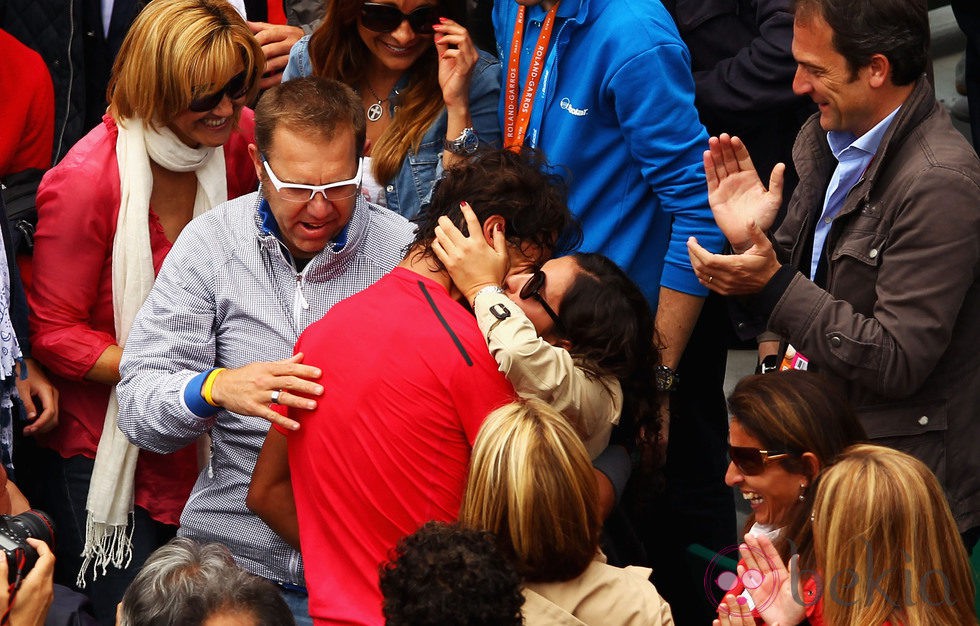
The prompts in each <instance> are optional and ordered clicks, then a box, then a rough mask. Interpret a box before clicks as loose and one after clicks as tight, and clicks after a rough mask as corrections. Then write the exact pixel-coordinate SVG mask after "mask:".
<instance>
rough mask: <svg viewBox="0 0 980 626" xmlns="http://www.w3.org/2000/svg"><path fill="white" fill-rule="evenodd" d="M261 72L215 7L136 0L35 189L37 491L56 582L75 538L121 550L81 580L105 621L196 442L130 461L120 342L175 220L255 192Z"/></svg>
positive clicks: (229, 18)
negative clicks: (61, 151)
mask: <svg viewBox="0 0 980 626" xmlns="http://www.w3.org/2000/svg"><path fill="white" fill-rule="evenodd" d="M263 67H264V57H263V55H262V51H261V48H260V47H259V45H258V43H257V42H256V41H255V39H254V37H253V36H252V34H251V32H250V31H249V28H248V26H247V25H246V24H245V22H244V21H243V20H242V18H241V17H240V16H239V15H238V14H237V13H236V12H235V10H234V9H233V8H232V7H231V6H230V5H229V4H228V3H227V2H225V1H224V0H157V1H154V2H152V3H150V4H148V5H147V7H146V8H145V9H144V10H143V11H142V13H141V14H140V15H139V16H138V17H137V19H136V20H135V22H134V23H133V25H132V28H131V29H130V31H129V33H128V35H127V36H126V39H125V40H124V42H123V44H122V47H121V49H120V52H119V55H118V57H117V59H116V63H115V66H114V67H113V72H112V77H111V80H110V88H109V102H110V106H109V111H108V113H107V114H106V115H105V116H104V117H103V120H102V123H101V124H99V125H98V126H97V127H96V128H95V129H93V130H92V131H91V132H89V133H88V134H87V135H86V136H85V137H84V138H83V139H82V140H81V141H80V142H79V143H78V144H76V145H75V146H74V148H72V150H71V151H70V152H69V153H68V155H67V156H66V157H65V158H64V159H63V160H62V161H61V162H60V163H59V164H58V165H57V166H56V167H55V168H54V169H52V170H51V171H50V172H48V173H47V175H46V176H45V177H44V180H43V182H42V183H41V186H40V189H39V191H38V196H37V206H38V214H39V218H40V219H39V223H38V227H37V238H36V247H35V251H34V265H33V277H34V279H33V289H32V293H31V305H32V307H31V308H32V320H31V326H32V330H33V336H32V338H31V340H32V344H33V347H34V354H35V356H36V357H37V358H38V359H39V360H40V361H41V362H42V363H44V364H45V365H46V366H47V367H48V368H49V369H50V370H51V371H52V373H53V374H54V376H53V377H52V378H53V382H55V384H56V385H57V387H58V389H59V391H60V394H61V423H60V424H59V425H58V427H57V428H55V429H54V430H53V431H52V432H51V433H50V434H49V435H47V436H46V437H44V438H42V439H41V444H42V445H43V446H45V447H47V448H50V449H51V450H53V451H54V454H52V455H51V459H49V460H46V461H45V463H44V464H43V465H45V468H46V469H45V471H46V475H45V476H43V480H45V481H46V483H47V484H46V488H45V490H46V492H48V493H51V494H59V496H58V497H56V498H52V499H51V502H46V503H45V508H46V509H47V510H49V512H50V513H52V515H53V516H54V518H55V521H56V523H57V525H58V560H59V571H61V572H63V574H62V575H63V576H64V577H65V582H66V583H69V582H74V581H75V575H76V574H77V573H78V571H79V568H80V566H81V561H80V559H79V556H78V555H79V554H80V553H81V552H82V550H83V543H84V549H85V552H86V555H87V557H91V556H93V555H96V554H97V553H98V549H99V548H100V547H101V548H108V546H110V545H118V546H119V548H120V550H119V551H118V552H116V553H115V555H116V556H113V552H112V551H111V550H108V549H106V550H105V552H104V553H103V554H104V555H105V556H104V557H103V556H99V557H97V558H95V561H94V564H95V565H96V566H103V565H114V566H116V567H122V564H123V563H125V558H126V557H128V555H130V554H132V556H133V560H132V562H131V563H130V564H129V567H128V569H127V570H125V571H120V570H117V569H115V568H113V567H110V569H109V571H108V573H107V575H105V576H103V575H100V576H99V577H98V579H97V580H95V581H93V582H91V583H89V587H88V588H87V591H88V592H90V594H91V596H92V599H93V601H94V602H95V606H96V611H97V612H98V613H99V614H100V618H103V619H106V620H109V619H111V616H112V615H113V614H114V608H115V605H116V603H117V602H118V601H119V599H120V598H121V596H122V592H123V591H124V590H125V588H126V585H127V584H128V581H129V580H131V579H132V577H133V575H135V573H136V572H137V571H138V570H139V566H140V564H141V563H142V560H143V559H144V558H145V557H146V556H147V555H148V554H149V553H150V552H152V551H153V550H154V549H155V548H156V547H157V546H158V545H160V544H161V543H162V542H165V541H166V540H167V536H168V535H170V536H172V535H173V533H174V531H175V530H176V526H177V523H178V520H179V516H180V512H181V509H182V508H183V504H184V501H185V500H186V498H187V495H188V494H189V492H190V488H191V486H192V485H193V482H194V479H195V477H196V474H197V471H196V470H197V461H196V455H195V450H194V449H193V446H192V447H191V448H190V449H185V450H183V451H181V452H179V453H177V454H176V455H173V456H167V457H164V456H161V455H156V454H151V453H148V452H141V453H139V455H138V461H137V460H136V459H137V455H136V452H135V448H132V447H131V446H130V444H129V443H128V442H127V441H126V439H125V437H123V436H122V434H121V433H120V432H119V429H118V428H117V427H116V402H115V398H114V391H113V389H114V386H115V384H116V383H117V382H118V381H119V359H120V356H121V354H122V345H124V343H125V340H126V335H127V333H128V331H129V328H130V325H131V324H132V321H133V318H134V317H135V315H136V312H137V311H138V310H139V308H140V305H141V304H142V303H143V300H144V298H145V297H146V295H147V294H148V293H149V290H150V287H151V286H152V284H153V280H154V277H155V274H156V272H157V271H158V270H159V268H160V265H161V264H162V263H163V259H164V257H165V256H166V254H167V252H168V251H169V250H170V247H171V245H172V243H173V242H174V240H175V239H176V238H177V236H178V235H179V234H180V232H181V230H182V229H183V227H184V226H185V225H186V224H187V223H188V222H189V221H190V220H191V218H192V217H194V216H195V215H198V214H200V213H201V212H203V211H206V210H208V209H210V208H211V207H213V206H215V205H218V204H220V203H222V202H225V201H226V200H228V199H230V198H235V197H237V196H239V195H242V194H245V193H248V192H250V191H253V190H254V189H255V186H256V184H257V179H256V175H255V169H254V167H253V165H252V162H251V159H250V158H249V156H248V144H249V142H250V141H251V139H252V128H253V121H252V114H251V111H249V110H248V109H245V108H244V105H245V102H246V101H247V100H248V99H249V98H252V97H254V95H255V93H256V91H257V90H258V86H257V83H258V80H259V77H260V76H261V75H262V71H263ZM100 439H101V440H102V444H101V445H100ZM97 449H98V457H97V460H96V461H95V463H94V469H93V461H92V459H93V458H95V457H96V450H97ZM134 467H135V469H134ZM93 472H94V474H95V477H94V478H92V476H93ZM90 479H91V485H92V489H91V493H92V494H93V497H92V498H90V499H88V518H87V519H86V512H85V510H81V505H82V504H84V503H86V499H87V496H88V494H89V492H90V489H89V484H90ZM134 496H135V504H136V506H135V510H133V509H132V508H130V507H131V506H132V505H131V504H129V502H131V501H127V499H128V498H131V497H134ZM72 505H74V507H76V508H75V509H73V508H72ZM110 511H112V512H113V513H112V514H110ZM130 511H133V515H134V517H133V519H134V520H135V521H134V523H133V525H132V526H129V527H128V529H127V522H128V518H129V516H130V513H129V512H130ZM87 526H88V529H89V532H88V537H87V538H86V537H85V536H82V535H80V533H81V532H84V531H85V529H86V527H87ZM129 533H132V539H131V543H130V540H129V539H128V537H129ZM113 542H118V543H113ZM110 556H112V558H111V560H110ZM117 556H118V557H123V558H117ZM88 564H89V561H88V560H87V561H86V565H88Z"/></svg>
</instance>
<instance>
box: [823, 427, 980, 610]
mask: <svg viewBox="0 0 980 626" xmlns="http://www.w3.org/2000/svg"><path fill="white" fill-rule="evenodd" d="M812 526H813V538H814V551H815V557H816V565H817V570H818V573H819V576H820V577H821V578H822V579H823V587H824V590H823V608H824V615H825V619H826V623H828V624H834V625H835V626H867V625H868V624H882V623H884V622H885V621H886V620H887V621H890V622H891V623H893V624H902V625H903V626H943V625H948V624H957V625H959V626H966V625H971V624H972V625H973V626H976V624H977V620H976V616H975V615H974V614H973V594H974V588H973V581H972V579H971V577H970V566H969V563H968V562H967V555H966V549H965V548H964V546H963V543H962V541H961V540H960V535H959V532H958V531H957V528H956V522H955V521H954V520H953V515H952V513H951V512H950V510H949V505H948V504H947V503H946V497H945V495H944V494H943V491H942V488H941V487H940V486H939V481H938V480H936V477H935V476H933V474H932V472H931V471H929V469H928V468H927V467H926V466H925V465H924V464H923V463H922V462H921V461H919V460H918V459H915V458H914V457H911V456H909V455H908V454H905V453H904V452H899V451H897V450H893V449H891V448H884V447H881V446H874V445H869V444H861V445H856V446H852V447H850V448H848V449H847V450H846V451H845V452H844V454H843V455H842V456H841V459H840V461H839V462H838V463H837V464H835V465H834V466H832V467H830V468H829V469H827V470H826V471H825V472H824V474H823V475H822V476H821V478H820V480H819V486H818V487H817V494H816V498H815V500H814V504H813V523H812Z"/></svg>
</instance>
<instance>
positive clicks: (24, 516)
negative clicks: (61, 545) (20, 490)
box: [0, 509, 54, 583]
mask: <svg viewBox="0 0 980 626" xmlns="http://www.w3.org/2000/svg"><path fill="white" fill-rule="evenodd" d="M28 537H33V538H34V539H40V540H41V541H43V542H45V543H47V544H48V546H50V547H51V549H52V550H54V522H52V521H51V518H50V517H48V514H47V513H45V512H43V511H38V510H37V509H31V510H29V511H24V512H23V513H21V514H20V515H0V549H2V550H3V552H4V554H5V555H6V557H7V579H8V582H11V583H12V582H14V581H15V580H17V577H18V576H19V577H21V578H23V577H24V576H26V575H27V572H29V571H31V568H32V567H34V564H35V563H37V559H38V553H37V550H35V549H34V548H32V547H31V546H30V544H28V543H27V538H28Z"/></svg>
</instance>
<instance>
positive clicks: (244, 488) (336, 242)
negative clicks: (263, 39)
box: [118, 78, 414, 623]
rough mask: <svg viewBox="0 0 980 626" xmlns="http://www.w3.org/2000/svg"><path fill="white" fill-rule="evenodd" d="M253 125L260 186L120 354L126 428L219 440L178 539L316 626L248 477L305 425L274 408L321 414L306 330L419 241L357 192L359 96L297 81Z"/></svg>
mask: <svg viewBox="0 0 980 626" xmlns="http://www.w3.org/2000/svg"><path fill="white" fill-rule="evenodd" d="M255 119H256V129H255V144H254V145H250V146H249V151H250V153H251V156H252V160H253V162H254V165H255V169H256V172H257V174H258V176H259V179H260V181H261V187H260V189H259V191H258V192H256V193H252V194H249V195H246V196H242V197H240V198H238V199H236V200H232V201H230V202H227V203H225V204H223V205H220V206H218V207H215V208H214V209H213V210H212V211H210V212H208V213H207V214H205V215H202V216H201V219H198V220H194V221H193V222H192V223H191V224H189V225H188V226H187V227H186V228H185V230H184V232H183V233H182V235H181V237H180V238H179V239H178V240H177V242H176V243H175V244H174V247H173V250H172V251H171V253H170V255H169V256H168V257H167V261H166V262H165V263H164V265H163V268H162V269H161V271H160V274H159V276H158V278H157V282H156V283H155V284H154V288H153V290H152V292H151V293H150V296H149V298H147V301H146V304H145V306H144V307H143V308H142V310H141V311H140V313H139V315H138V316H137V318H136V320H135V322H134V325H133V329H132V332H131V333H130V335H129V341H128V343H127V345H126V349H125V352H124V354H123V359H122V363H121V366H120V369H121V373H122V381H121V382H120V383H119V387H118V396H119V404H120V412H119V427H120V429H121V430H122V431H123V433H125V434H126V436H127V437H128V438H129V439H130V440H131V441H132V442H133V443H134V444H136V445H138V446H140V447H141V448H144V449H148V450H151V451H154V452H159V453H167V452H172V451H174V450H177V449H180V448H183V447H184V446H187V445H191V444H193V443H195V442H196V441H199V440H200V439H201V435H203V434H204V433H209V434H210V437H211V450H210V459H209V460H208V462H207V464H206V465H205V466H204V467H203V468H202V470H201V473H200V476H199V477H198V480H197V483H196V484H195V486H194V489H193V491H192V493H191V495H190V498H189V500H188V502H187V505H186V507H185V508H184V512H183V515H182V516H181V528H180V535H182V536H187V537H190V538H192V539H195V540H197V541H201V542H214V541H217V542H220V543H223V544H225V545H227V546H228V547H229V548H230V549H231V551H232V553H233V554H234V555H235V558H236V560H237V561H238V563H239V564H240V565H241V566H243V567H244V568H245V569H247V570H249V571H251V572H253V573H255V574H258V575H260V576H263V577H265V578H268V579H270V580H272V581H273V582H275V583H277V584H279V585H280V587H281V588H282V590H283V595H284V597H285V598H286V600H287V602H288V603H289V604H290V607H291V608H292V609H293V612H294V614H295V615H296V617H297V618H298V622H299V623H310V622H309V617H308V612H307V609H306V593H305V588H304V587H303V585H304V576H303V567H302V562H301V559H300V555H299V553H298V552H296V551H295V550H293V549H292V548H291V547H290V546H289V545H287V544H286V542H285V541H283V540H282V539H281V538H280V537H279V536H278V535H277V534H276V533H275V532H273V531H272V530H271V529H270V528H269V527H268V526H266V525H265V524H264V523H263V522H262V521H261V520H260V519H259V518H258V517H257V516H255V515H254V514H252V513H251V512H250V511H249V510H248V509H247V508H246V506H245V498H246V494H247V492H248V485H249V479H250V478H251V474H252V471H253V468H254V466H255V461H256V458H257V455H258V452H259V448H260V447H261V445H262V442H263V440H264V439H265V436H266V432H267V431H268V430H269V422H270V421H271V422H275V423H276V424H279V425H281V426H282V427H284V428H287V429H295V428H298V424H297V423H296V422H294V421H292V420H289V419H286V418H284V417H283V416H282V415H280V414H279V413H277V412H275V411H273V410H272V409H271V408H270V405H271V404H273V403H275V404H279V405H282V406H285V407H291V408H292V409H294V410H296V409H299V410H309V409H312V408H314V407H315V406H316V400H314V399H313V398H316V397H318V396H319V395H320V394H321V393H322V387H321V385H320V383H319V382H318V381H317V379H318V378H319V376H320V372H319V370H318V369H317V368H314V367H310V366H307V365H303V363H302V360H303V357H302V355H299V354H298V355H296V356H292V353H293V345H294V344H295V343H296V340H297V338H298V337H299V335H300V333H302V332H303V330H304V329H305V328H306V327H307V326H308V325H309V324H310V323H312V322H314V321H316V320H318V319H320V318H321V317H323V315H324V314H325V313H326V312H327V311H328V310H329V309H330V308H331V307H332V306H333V305H334V304H336V303H337V302H339V301H340V300H343V299H345V298H347V297H348V296H351V295H353V294H355V293H357V292H359V291H361V290H362V289H364V288H366V287H368V286H369V285H371V284H373V283H374V282H375V281H376V280H378V279H379V278H381V277H382V276H384V275H385V274H387V273H388V272H389V271H390V270H391V269H392V268H393V267H395V265H396V264H398V262H399V261H401V260H402V257H403V253H404V249H405V247H406V246H407V244H408V243H410V242H411V240H412V234H413V230H414V229H413V227H412V225H411V224H410V223H409V222H408V221H406V220H405V219H404V218H402V217H401V216H399V215H397V214H395V213H393V212H391V211H387V210H385V209H382V208H380V207H377V206H374V205H371V204H369V203H367V202H366V201H365V200H364V198H363V196H362V195H361V193H360V177H361V169H362V168H361V158H360V155H361V153H362V151H363V147H364V138H365V119H364V111H363V108H362V106H361V102H360V99H359V98H358V97H357V96H355V95H354V93H353V92H352V91H351V90H350V89H349V88H348V87H346V86H344V85H342V84H341V83H338V82H336V81H326V80H323V79H318V78H305V79H301V80H294V81H289V82H287V83H284V84H282V85H279V86H276V87H275V88H273V89H271V90H269V91H268V92H267V93H266V94H265V96H264V97H263V98H262V100H261V101H260V102H259V105H258V107H257V108H256V112H255ZM294 414H295V413H294ZM266 420H268V421H266Z"/></svg>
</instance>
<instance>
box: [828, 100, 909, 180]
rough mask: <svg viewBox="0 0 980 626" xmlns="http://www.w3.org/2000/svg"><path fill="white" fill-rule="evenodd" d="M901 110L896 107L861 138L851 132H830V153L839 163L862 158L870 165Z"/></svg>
mask: <svg viewBox="0 0 980 626" xmlns="http://www.w3.org/2000/svg"><path fill="white" fill-rule="evenodd" d="M900 108H902V107H901V106H898V107H896V108H895V110H894V111H892V112H891V113H889V114H888V115H887V116H885V119H883V120H881V121H880V122H878V123H877V124H875V125H874V128H872V129H871V130H869V131H868V132H866V133H864V134H863V135H861V136H860V137H856V136H855V135H854V133H851V132H843V131H837V130H832V131H830V132H828V133H827V144H828V145H830V151H831V152H833V153H834V157H835V158H836V159H837V160H838V161H840V162H843V161H851V160H853V159H855V158H858V157H859V156H860V157H862V158H867V160H868V162H869V163H870V162H871V158H872V157H873V156H874V155H875V152H877V151H878V146H880V145H881V140H882V138H883V137H884V136H885V133H886V132H888V128H889V127H890V126H891V125H892V120H893V119H895V116H896V115H897V114H898V110H899V109H900ZM865 167H867V163H865Z"/></svg>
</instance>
